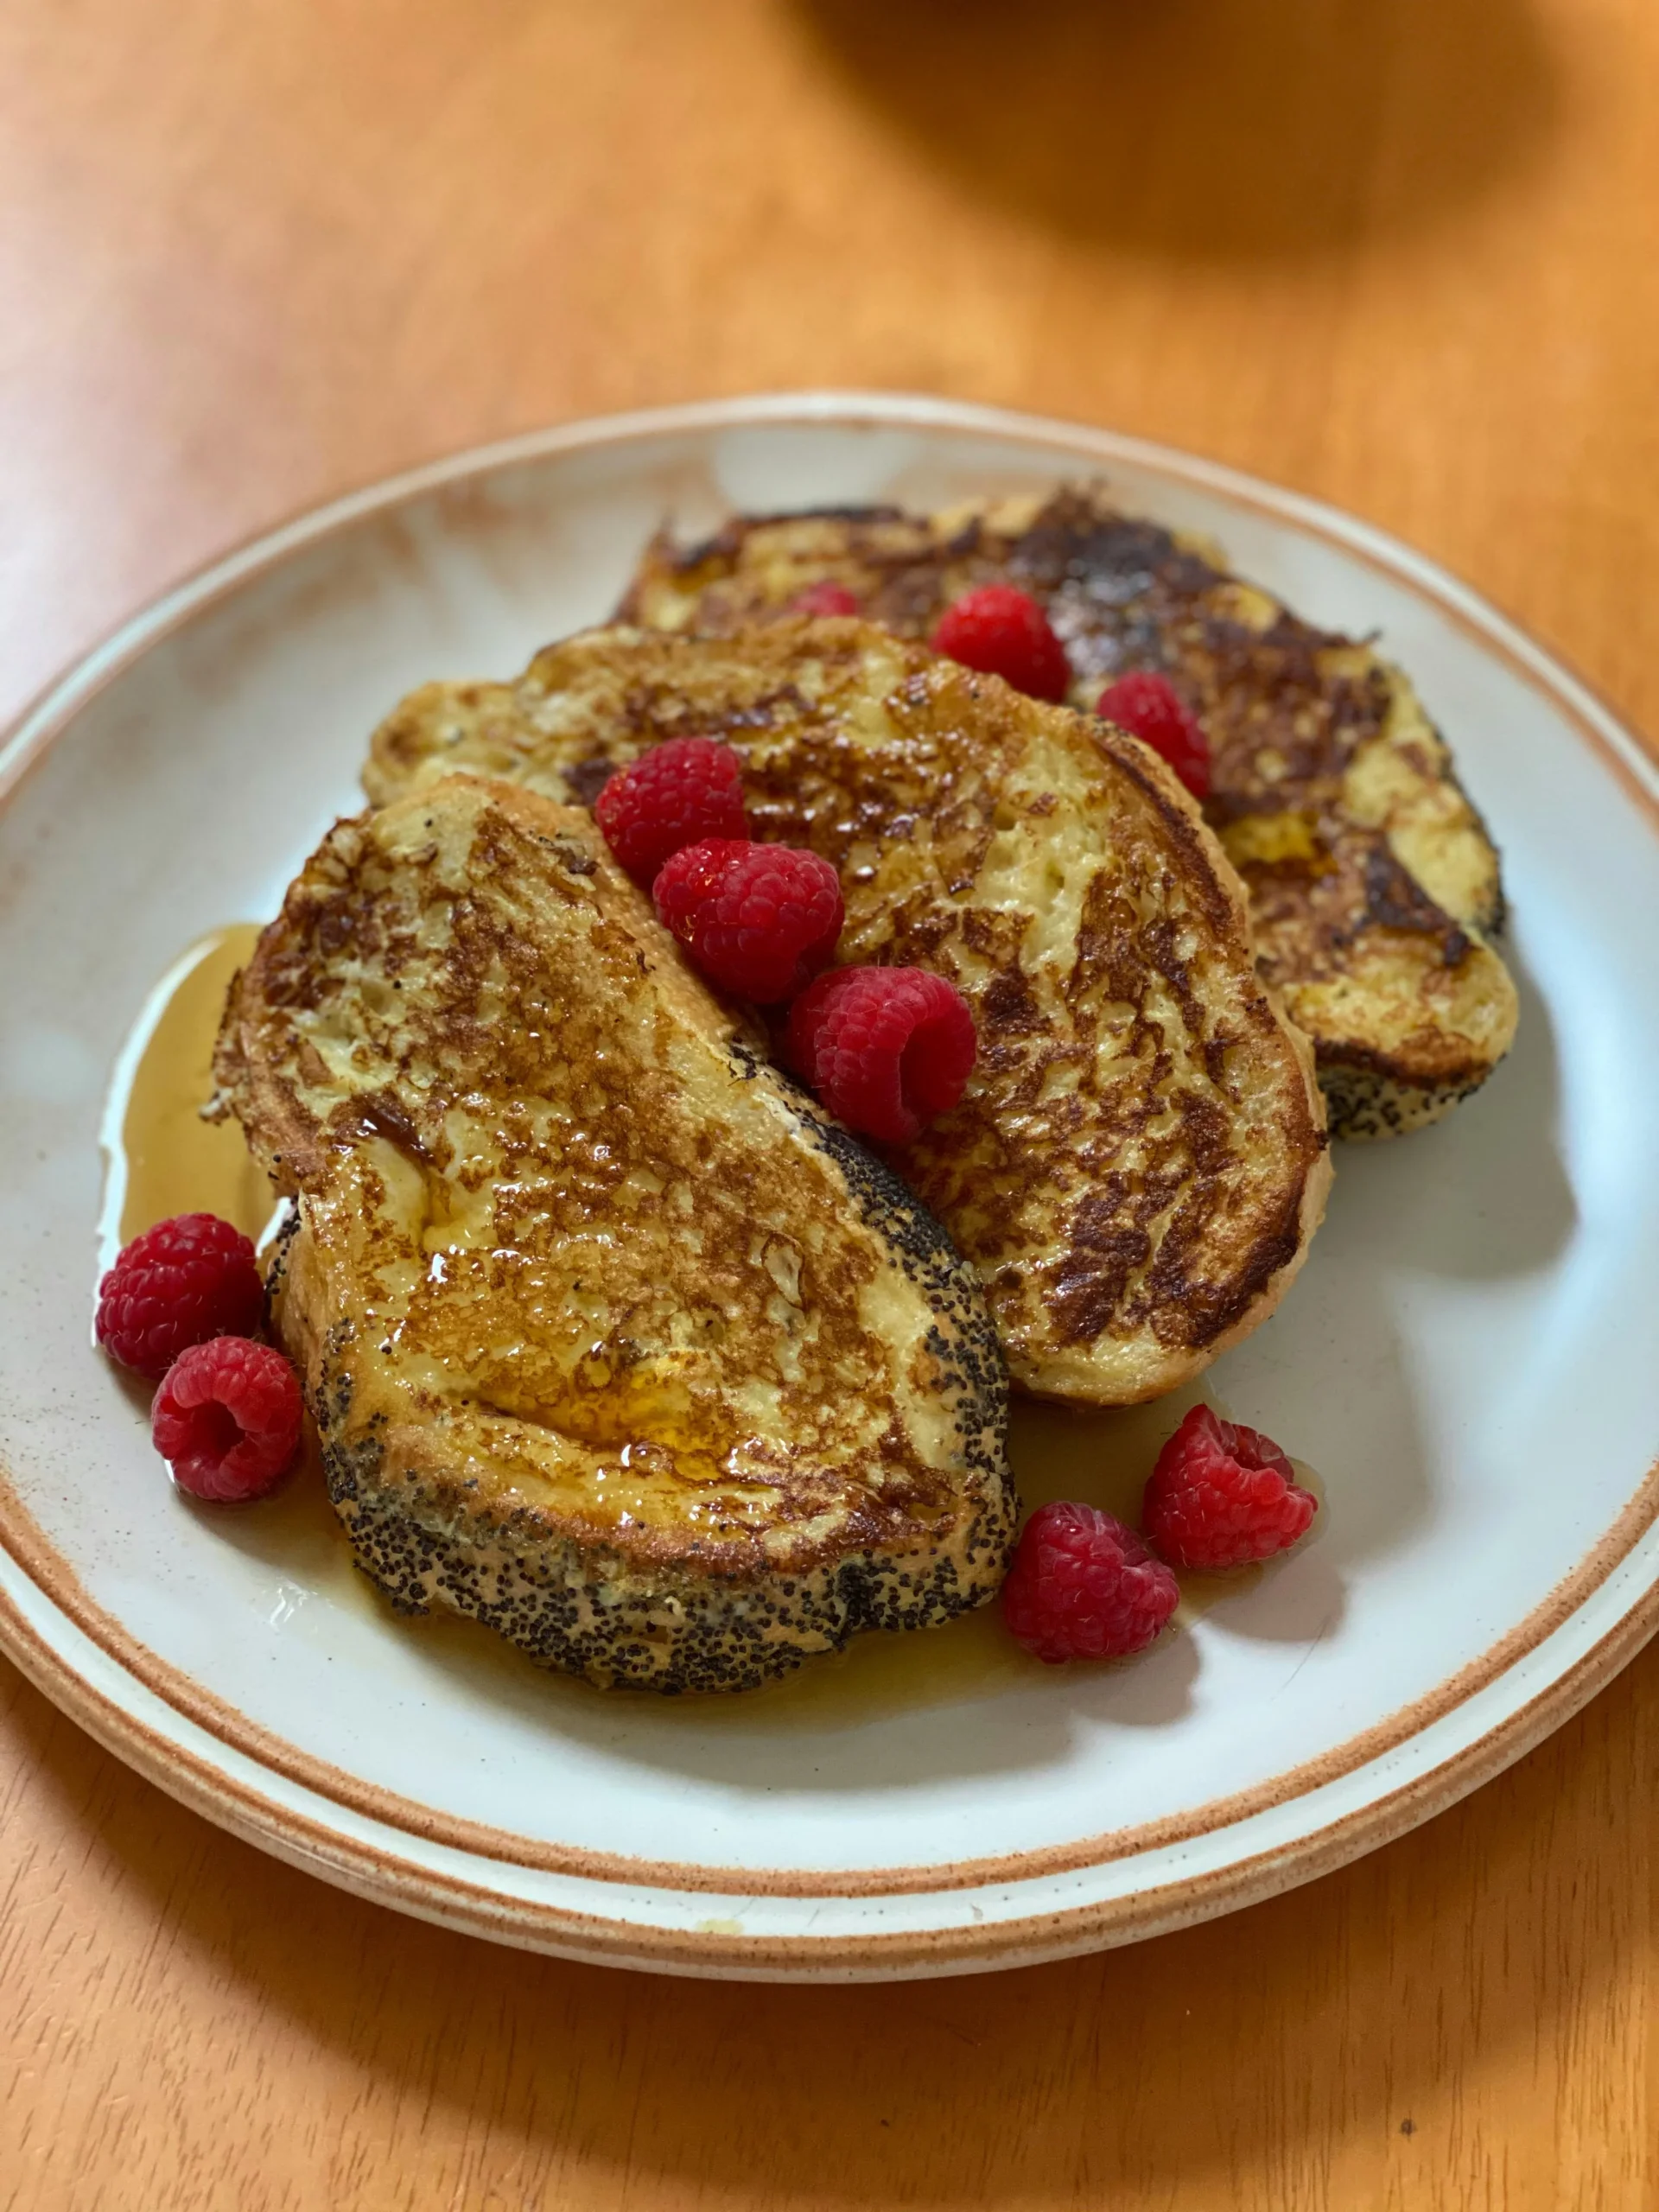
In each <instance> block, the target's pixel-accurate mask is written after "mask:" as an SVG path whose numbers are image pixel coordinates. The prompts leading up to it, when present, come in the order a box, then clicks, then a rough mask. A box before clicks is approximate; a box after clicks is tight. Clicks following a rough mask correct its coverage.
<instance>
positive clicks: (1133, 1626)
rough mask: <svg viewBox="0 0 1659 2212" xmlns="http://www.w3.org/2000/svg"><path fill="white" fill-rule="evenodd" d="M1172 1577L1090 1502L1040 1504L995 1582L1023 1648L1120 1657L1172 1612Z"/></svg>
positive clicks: (1053, 1654) (1057, 1656)
mask: <svg viewBox="0 0 1659 2212" xmlns="http://www.w3.org/2000/svg"><path fill="white" fill-rule="evenodd" d="M1180 1594H1181V1593H1180V1590H1179V1586H1178V1585H1177V1583H1176V1580H1175V1578H1174V1576H1173V1574H1172V1573H1170V1571H1169V1569H1168V1568H1167V1567H1166V1566H1165V1565H1164V1563H1163V1561H1162V1560H1156V1559H1154V1557H1153V1555H1152V1554H1151V1553H1150V1552H1149V1551H1148V1550H1147V1548H1146V1546H1145V1545H1144V1544H1143V1543H1142V1542H1141V1539H1140V1537H1139V1536H1137V1535H1135V1531H1134V1529H1129V1528H1126V1527H1125V1526H1124V1524H1123V1522H1121V1521H1115V1520H1114V1519H1113V1518H1112V1516H1111V1515H1110V1514H1109V1513H1101V1512H1099V1511H1097V1510H1096V1508H1095V1507H1094V1506H1092V1505H1039V1507H1038V1509H1037V1510H1036V1511H1035V1512H1034V1513H1033V1515H1032V1516H1031V1518H1030V1520H1029V1521H1027V1523H1026V1525H1025V1528H1024V1529H1023V1530H1022V1531H1021V1532H1020V1541H1019V1544H1018V1545H1017V1547H1016V1548H1015V1550H1014V1565H1013V1566H1012V1567H1010V1568H1009V1569H1008V1579H1007V1581H1006V1582H1005V1583H1004V1584H1003V1585H1002V1618H1003V1619H1004V1620H1005V1621H1006V1622H1007V1624H1008V1630H1009V1632H1010V1634H1011V1635H1012V1636H1014V1638H1015V1639H1016V1641H1017V1642H1019V1643H1023V1644H1024V1645H1025V1647H1026V1649H1027V1651H1034V1652H1035V1653H1036V1655H1037V1656H1038V1657H1039V1659H1044V1660H1046V1661H1047V1662H1048V1663H1049V1664H1050V1665H1051V1666H1058V1664H1059V1662H1061V1660H1063V1659H1123V1658H1127V1657H1128V1654H1129V1653H1130V1652H1132V1651H1143V1650H1144V1649H1146V1647H1147V1644H1149V1643H1151V1642H1152V1640H1153V1638H1154V1637H1155V1636H1156V1635H1157V1634H1158V1632H1159V1630H1160V1629H1161V1628H1162V1627H1163V1625H1164V1624H1165V1622H1166V1620H1167V1619H1168V1618H1169V1617H1170V1615H1171V1614H1172V1613H1173V1611H1174V1610H1175V1606H1176V1603H1177V1601H1178V1599H1179V1597H1180Z"/></svg>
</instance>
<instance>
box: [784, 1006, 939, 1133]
mask: <svg viewBox="0 0 1659 2212" xmlns="http://www.w3.org/2000/svg"><path fill="white" fill-rule="evenodd" d="M976 1050H977V1040H976V1038H975V1035H974V1017H973V1015H972V1014H970V1013H969V1010H968V1001H966V999H964V998H963V995H962V993H961V992H960V991H959V990H957V988H956V986H955V985H954V984H953V983H947V982H946V981H945V979H944V976H932V975H930V974H929V973H928V971H927V970H926V969H925V968H837V969H836V970H835V971H834V973H833V974H831V975H829V976H819V978H818V980H817V982H816V983H811V984H809V985H808V987H807V988H806V989H805V990H804V991H803V992H802V993H801V995H800V996H799V998H798V999H797V1000H796V1001H795V1003H794V1005H793V1007H791V1009H790V1016H789V1034H788V1038H787V1039H786V1042H785V1052H786V1055H787V1057H788V1059H789V1062H790V1065H791V1066H792V1067H793V1068H794V1069H795V1070H796V1071H797V1072H798V1074H799V1075H800V1076H801V1077H802V1078H803V1079H804V1081H805V1082H807V1083H809V1084H810V1085H811V1087H812V1088H813V1090H816V1091H817V1094H818V1096H819V1097H820V1098H821V1099H823V1103H824V1104H825V1105H826V1106H827V1107H828V1108H829V1110H830V1112H831V1113H832V1114H835V1115H836V1116H839V1118H840V1119H841V1120H842V1121H843V1122H846V1124H847V1126H848V1128H849V1129H856V1130H857V1131H858V1133H859V1134H860V1135H861V1136H867V1137H875V1138H877V1139H879V1140H880V1142H882V1143H884V1144H908V1143H909V1141H910V1140H911V1138H912V1137H913V1136H915V1135H918V1132H919V1131H920V1129H921V1128H922V1127H923V1125H924V1124H925V1122H931V1120H932V1119H933V1117H934V1116H935V1115H936V1114H944V1113H946V1112H948V1111H949V1109H950V1108H951V1107H952V1106H954V1105H955V1104H956V1103H957V1099H958V1098H960V1097H961V1096H962V1092H963V1084H965V1083H966V1082H967V1080H968V1077H969V1075H970V1074H971V1072H972V1071H973V1065H974V1055H975V1052H976Z"/></svg>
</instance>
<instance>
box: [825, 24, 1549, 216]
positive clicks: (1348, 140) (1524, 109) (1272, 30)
mask: <svg viewBox="0 0 1659 2212" xmlns="http://www.w3.org/2000/svg"><path fill="white" fill-rule="evenodd" d="M785 4H786V5H787V6H789V7H790V8H791V10H794V12H795V13H796V14H797V15H798V16H799V17H800V18H801V19H802V21H803V22H804V27H805V28H806V29H807V31H808V32H809V34H810V35H811V36H813V37H814V38H815V40H816V41H817V43H818V45H819V47H820V48H821V50H822V52H823V56H824V58H825V60H826V62H827V63H828V65H829V66H830V67H835V68H837V69H839V70H840V71H841V73H842V74H843V76H844V77H846V78H847V79H849V80H850V82H851V83H852V84H853V86H855V88H856V89H857V91H858V92H859V93H860V94H861V96H862V97H863V98H864V99H867V100H868V102H869V104H870V105H872V106H873V107H874V108H875V109H876V110H877V111H879V112H880V114H881V115H882V116H883V117H884V118H886V119H887V121H889V122H890V123H891V124H893V125H894V126H895V127H896V128H897V129H898V130H900V131H901V132H903V133H904V134H905V135H906V136H907V137H909V138H910V139H911V140H912V142H913V143H915V145H916V146H917V147H918V148H919V149H920V150H922V151H923V152H924V153H925V155H926V156H927V157H928V158H929V159H930V161H931V162H935V163H937V164H938V166H940V167H941V168H944V169H946V170H947V171H949V172H950V173H951V174H952V175H954V176H955V177H956V178H957V180H958V181H960V182H962V183H963V184H964V185H966V186H967V187H969V188H970V189H971V190H973V191H974V192H976V193H978V194H982V195H983V197H985V198H986V199H988V200H993V201H995V202H996V203H997V204H999V205H1000V206H1001V207H1006V208H1007V209H1008V210H1009V211H1010V212H1012V213H1015V214H1017V215H1019V216H1021V217H1024V218H1026V219H1028V220H1034V221H1036V222H1039V223H1040V224H1043V225H1045V226H1047V227H1050V228H1052V229H1054V230H1058V231H1059V232H1064V233H1066V234H1068V235H1074V236H1082V237H1084V238H1099V239H1103V240H1107V241H1111V242H1114V243H1116V244H1118V245H1125V246H1128V247H1130V248H1139V249H1141V250H1144V251H1149V252H1155V253H1163V254H1169V253H1175V254H1181V255H1190V256H1192V257H1194V258H1198V259H1212V260H1217V259H1228V260H1230V259H1241V258H1249V257H1254V256H1268V255H1273V254H1280V253H1287V252H1288V253H1295V252H1306V251H1316V250H1319V249H1321V248H1331V247H1340V246H1343V245H1348V244H1351V243H1352V242H1354V241H1357V240H1359V239H1361V238H1367V237H1370V236H1376V235H1389V234H1393V233H1395V232H1402V231H1410V230H1414V229H1415V228H1418V227H1419V226H1422V225H1424V224H1425V223H1427V222H1429V221H1431V220H1433V219H1436V218H1438V217H1440V216H1441V215H1442V214H1444V213H1446V212H1448V211H1450V210H1452V209H1454V208H1456V207H1459V206H1460V205H1462V204H1463V203H1465V202H1466V201H1468V200H1471V199H1474V198H1476V197H1478V195H1479V194H1483V193H1484V192H1486V191H1487V190H1489V189H1490V188H1491V187H1492V186H1493V185H1494V184H1496V183H1497V182H1499V181H1502V180H1503V178H1505V177H1506V176H1507V175H1510V173H1511V172H1513V171H1515V170H1516V169H1518V168H1520V167H1522V165H1523V164H1525V163H1528V162H1532V161H1535V160H1536V159H1537V158H1538V157H1539V156H1541V154H1542V153H1543V152H1544V151H1545V150H1546V149H1547V148H1548V144H1549V142H1550V140H1551V138H1552V137H1554V130H1555V127H1556V125H1557V124H1558V122H1559V119H1560V117H1559V104H1560V93H1559V90H1558V87H1557V85H1556V82H1555V80H1554V76H1553V74H1552V70H1551V67H1550V60H1549V56H1548V54H1547V52H1546V51H1545V48H1544V47H1543V44H1542V41H1541V37H1540V34H1539V31H1538V29H1537V26H1536V23H1535V20H1534V17H1533V14H1532V10H1531V6H1530V4H1529V0H1371V4H1370V5H1369V6H1356V5H1354V4H1352V0H1027V4H1025V5H1023V6H1019V7H1013V6H1010V5H1009V4H1008V0H785Z"/></svg>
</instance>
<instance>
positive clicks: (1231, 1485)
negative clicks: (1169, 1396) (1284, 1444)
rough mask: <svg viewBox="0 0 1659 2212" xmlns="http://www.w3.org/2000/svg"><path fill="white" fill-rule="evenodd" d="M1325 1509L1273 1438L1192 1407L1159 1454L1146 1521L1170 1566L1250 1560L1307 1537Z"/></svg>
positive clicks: (1232, 1563)
mask: <svg viewBox="0 0 1659 2212" xmlns="http://www.w3.org/2000/svg"><path fill="white" fill-rule="evenodd" d="M1318 1511H1319V1500H1318V1499H1317V1498H1316V1497H1314V1495H1313V1491H1306V1490H1303V1489H1302V1488H1301V1487H1300V1484H1298V1482H1297V1480H1296V1471H1295V1469H1294V1467H1293V1466H1292V1465H1291V1464H1290V1462H1289V1460H1288V1459H1286V1457H1285V1455H1284V1453H1283V1452H1281V1450H1280V1449H1279V1446H1277V1445H1276V1444H1274V1443H1273V1442H1272V1441H1271V1440H1270V1439H1268V1437H1265V1436H1263V1435H1262V1434H1261V1433H1260V1432H1259V1431H1258V1430H1256V1429H1254V1428H1245V1427H1243V1426H1242V1425H1241V1424H1238V1423H1236V1422H1233V1421H1223V1420H1222V1418H1221V1416H1220V1415H1219V1414H1217V1412H1216V1411H1215V1409H1214V1408H1213V1407H1211V1406H1194V1407H1193V1408H1192V1412H1191V1413H1190V1414H1188V1415H1187V1416H1186V1419H1185V1421H1183V1422H1182V1423H1181V1425H1180V1427H1179V1428H1178V1429H1177V1430H1176V1432H1175V1433H1174V1435H1173V1436H1172V1437H1171V1438H1170V1440H1169V1441H1168V1443H1167V1444H1166V1445H1165V1446H1164V1448H1163V1450H1162V1451H1161V1452H1160V1453H1159V1454H1158V1460H1157V1465H1155V1466H1154V1468H1153V1471H1152V1479H1151V1480H1150V1481H1149V1482H1148V1483H1147V1494H1146V1497H1145V1498H1144V1499H1143V1500H1142V1501H1141V1527H1142V1528H1143V1529H1145V1530H1146V1533H1147V1541H1148V1543H1150V1544H1152V1545H1153V1546H1154V1548H1155V1549H1156V1550H1158V1551H1159V1552H1160V1553H1161V1554H1162V1555H1163V1557H1164V1558H1165V1559H1166V1560H1168V1561H1169V1562H1170V1564H1171V1566H1172V1567H1248V1566H1249V1565H1250V1564H1251V1563H1252V1562H1253V1561H1254V1560H1259V1559H1271V1558H1272V1557H1273V1555H1274V1553H1275V1552H1282V1551H1285V1550H1287V1549H1288V1548H1289V1547H1290V1546H1291V1545H1292V1544H1294V1542H1295V1541H1297V1539H1298V1538H1299V1537H1300V1536H1305V1535H1306V1534H1307V1531H1308V1529H1309V1528H1310V1527H1311V1526H1312V1525H1313V1516H1314V1515H1315V1514H1316V1513H1317V1512H1318Z"/></svg>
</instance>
